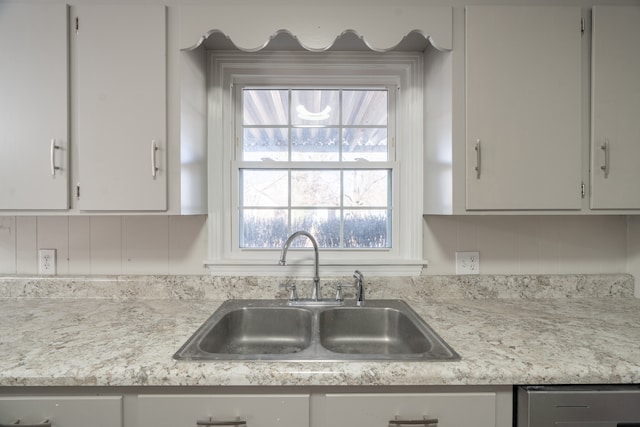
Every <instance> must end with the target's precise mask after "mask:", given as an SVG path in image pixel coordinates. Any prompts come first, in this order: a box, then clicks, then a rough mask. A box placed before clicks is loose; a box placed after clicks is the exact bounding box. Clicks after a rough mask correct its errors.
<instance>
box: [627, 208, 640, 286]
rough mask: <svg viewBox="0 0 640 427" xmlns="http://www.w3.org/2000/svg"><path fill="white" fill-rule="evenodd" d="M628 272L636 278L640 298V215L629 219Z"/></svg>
mask: <svg viewBox="0 0 640 427" xmlns="http://www.w3.org/2000/svg"><path fill="white" fill-rule="evenodd" d="M626 272H627V273H630V274H633V277H635V278H636V297H638V298H640V283H638V282H640V280H638V278H640V216H630V217H628V219H627V269H626Z"/></svg>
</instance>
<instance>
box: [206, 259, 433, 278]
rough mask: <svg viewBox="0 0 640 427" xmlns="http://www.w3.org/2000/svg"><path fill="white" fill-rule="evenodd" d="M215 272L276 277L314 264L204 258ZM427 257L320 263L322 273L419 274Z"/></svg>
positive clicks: (301, 272)
mask: <svg viewBox="0 0 640 427" xmlns="http://www.w3.org/2000/svg"><path fill="white" fill-rule="evenodd" d="M204 265H205V267H207V268H208V270H209V273H210V274H211V275H212V276H238V275H241V276H276V277H311V276H313V264H312V263H309V262H305V263H291V264H289V263H288V264H287V265H286V266H281V265H278V263H277V260H276V261H274V262H273V263H265V262H262V263H261V262H253V263H247V262H241V261H227V260H224V261H221V260H207V261H204ZM426 266H427V261H423V260H419V261H400V262H395V261H392V262H388V263H380V262H376V263H371V262H358V261H355V262H352V263H346V262H331V261H329V262H326V263H324V262H321V263H320V266H319V271H320V277H340V276H350V275H351V274H353V271H354V270H360V271H362V273H364V274H365V275H368V276H420V275H421V274H422V270H423V268H426Z"/></svg>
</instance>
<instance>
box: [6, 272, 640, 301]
mask: <svg viewBox="0 0 640 427" xmlns="http://www.w3.org/2000/svg"><path fill="white" fill-rule="evenodd" d="M293 282H295V283H296V285H297V286H298V288H299V295H300V296H301V297H304V296H307V295H310V288H311V283H310V281H306V280H297V279H295V280H294V279H292V278H283V277H252V276H243V277H241V276H224V277H223V276H215V277H214V276H208V275H203V276H102V277H100V276H91V277H89V276H87V277H79V276H75V277H27V276H24V277H22V276H10V277H0V298H105V299H183V300H188V299H197V300H217V301H222V300H227V299H240V298H242V299H270V298H279V299H285V298H287V289H286V285H287V284H289V283H293ZM338 282H341V283H347V284H350V283H352V278H351V277H336V278H328V279H323V280H322V282H321V283H322V287H323V295H324V297H325V298H331V296H332V295H333V294H334V293H335V284H336V283H338ZM365 292H366V298H370V299H403V300H407V301H428V300H433V299H451V298H456V299H457V298H468V299H486V298H513V299H518V298H584V297H591V298H606V297H632V296H633V292H634V280H633V276H631V275H628V274H602V275H479V276H417V277H398V278H392V277H367V278H366V279H365ZM345 298H347V299H350V298H353V290H352V289H350V288H345Z"/></svg>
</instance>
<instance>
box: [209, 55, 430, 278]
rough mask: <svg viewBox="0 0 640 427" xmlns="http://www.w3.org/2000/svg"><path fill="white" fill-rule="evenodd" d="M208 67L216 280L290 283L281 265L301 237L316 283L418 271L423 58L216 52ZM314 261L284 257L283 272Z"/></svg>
mask: <svg viewBox="0 0 640 427" xmlns="http://www.w3.org/2000/svg"><path fill="white" fill-rule="evenodd" d="M209 61H210V68H209V71H210V91H209V110H210V116H211V117H210V124H209V139H210V143H209V188H210V191H209V205H210V215H209V225H210V230H211V238H210V255H211V259H210V260H209V261H208V262H207V264H208V265H209V268H210V270H211V271H212V273H213V274H216V273H220V274H227V273H229V272H237V271H238V266H239V265H241V266H242V267H243V269H242V271H244V272H245V273H247V274H262V273H264V274H290V273H291V272H290V271H289V270H287V269H283V268H282V267H278V266H277V260H278V255H279V251H280V249H281V247H282V244H283V243H284V241H285V240H286V239H287V237H288V236H289V235H290V234H291V233H292V232H294V231H296V230H298V229H304V230H307V231H310V232H311V233H312V234H313V235H314V236H315V237H316V238H317V240H318V243H319V246H320V248H321V255H320V262H321V270H322V269H325V270H328V269H331V271H330V272H324V273H323V272H322V271H321V274H323V275H326V274H330V275H332V274H333V275H339V274H340V273H341V272H342V271H344V272H345V273H349V272H352V268H353V267H359V268H364V266H368V268H367V271H368V273H369V274H387V273H388V274H416V272H419V271H420V269H421V267H422V260H421V258H422V196H421V188H422V141H423V137H422V118H423V117H422V96H423V94H422V77H421V67H422V56H421V55H420V54H416V53H399V52H396V53H386V54H382V53H364V52H330V53H329V52H323V53H311V52H288V53H285V52H256V53H237V52H233V53H230V52H220V51H218V52H210V56H209ZM308 244H309V243H308V242H307V241H306V240H305V239H299V241H298V242H294V245H293V248H295V247H296V245H299V246H300V247H302V246H307V245H308ZM310 258H311V254H310V251H307V250H301V251H298V252H297V253H296V251H291V252H290V253H289V257H288V264H290V265H294V266H295V265H296V261H299V263H302V264H305V263H307V262H308V261H307V260H309V259H310ZM376 269H377V271H374V270H376ZM305 273H307V275H308V271H307V268H303V270H301V274H303V275H304V274H305Z"/></svg>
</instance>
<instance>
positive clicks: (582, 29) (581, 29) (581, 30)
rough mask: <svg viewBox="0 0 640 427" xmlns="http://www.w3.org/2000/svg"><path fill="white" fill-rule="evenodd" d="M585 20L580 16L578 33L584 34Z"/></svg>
mask: <svg viewBox="0 0 640 427" xmlns="http://www.w3.org/2000/svg"><path fill="white" fill-rule="evenodd" d="M584 27H585V22H584V18H580V33H582V34H584Z"/></svg>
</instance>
